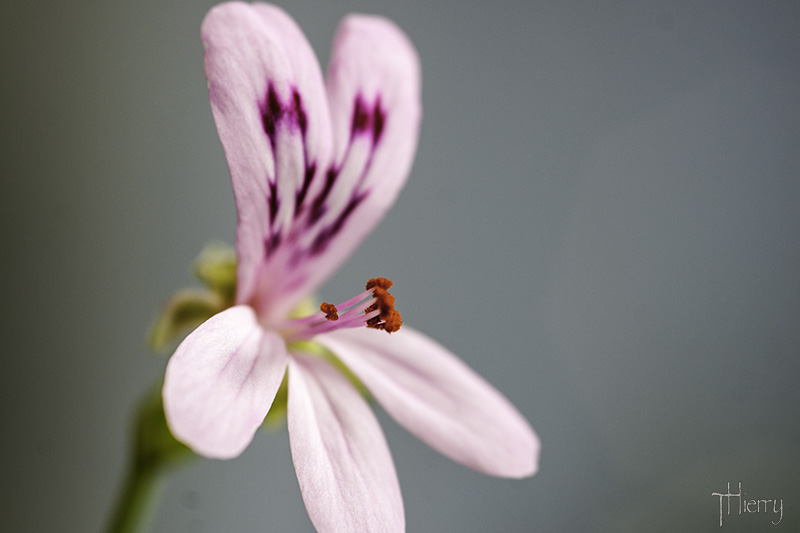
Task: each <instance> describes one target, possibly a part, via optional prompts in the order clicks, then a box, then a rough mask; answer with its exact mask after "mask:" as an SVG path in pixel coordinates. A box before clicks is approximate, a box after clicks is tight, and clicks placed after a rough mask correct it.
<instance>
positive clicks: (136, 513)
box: [108, 384, 194, 533]
mask: <svg viewBox="0 0 800 533" xmlns="http://www.w3.org/2000/svg"><path fill="white" fill-rule="evenodd" d="M133 430H134V431H133V446H132V450H131V451H132V453H133V457H132V458H131V461H130V463H129V467H128V471H127V473H126V477H125V485H124V486H123V488H122V492H121V493H120V495H119V500H118V501H117V506H116V508H115V511H114V515H113V517H112V519H111V523H110V525H109V527H108V533H138V532H142V531H146V529H147V526H148V525H149V523H150V518H151V515H152V512H153V510H154V508H155V503H156V500H157V496H158V494H159V493H160V490H161V487H162V485H163V477H164V472H165V470H166V469H167V468H168V467H170V466H172V465H174V464H177V463H179V462H181V461H183V460H185V459H188V458H190V457H194V454H193V453H192V452H191V451H190V450H189V448H187V447H186V446H184V445H183V444H181V443H180V442H178V441H177V440H175V437H173V436H172V433H171V432H170V430H169V427H168V426H167V420H166V418H165V417H164V405H163V404H162V403H161V385H160V384H159V386H157V387H154V388H153V390H152V391H151V392H150V394H148V395H147V396H146V397H145V398H144V399H143V401H142V402H141V404H140V405H139V409H138V412H137V415H136V421H135V425H134V428H133Z"/></svg>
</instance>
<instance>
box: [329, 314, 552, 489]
mask: <svg viewBox="0 0 800 533" xmlns="http://www.w3.org/2000/svg"><path fill="white" fill-rule="evenodd" d="M316 339H317V340H318V341H319V342H321V343H322V344H324V345H325V346H327V347H328V348H329V349H330V350H331V351H333V352H334V353H335V354H336V355H337V357H339V359H341V361H342V362H343V363H344V364H345V365H346V366H347V367H348V368H349V369H350V370H351V371H352V372H353V373H354V374H355V375H356V376H358V378H359V379H360V380H361V381H362V382H363V383H364V385H366V386H367V388H368V389H369V390H370V392H371V393H372V395H373V396H374V397H375V399H376V400H378V402H379V403H380V404H381V405H382V406H383V407H384V409H386V411H387V412H388V413H389V414H390V415H391V416H392V417H393V418H394V419H395V420H397V422H398V423H400V424H401V425H402V426H403V427H405V428H406V429H408V430H409V431H410V432H411V433H413V434H414V435H416V436H417V437H419V438H420V439H421V440H423V441H424V442H426V443H427V444H428V445H429V446H431V447H432V448H434V449H435V450H437V451H439V452H440V453H442V454H444V455H446V456H448V457H450V458H451V459H453V460H454V461H458V462H459V463H462V464H464V465H466V466H468V467H470V468H473V469H475V470H478V471H480V472H483V473H486V474H490V475H494V476H501V477H514V478H516V477H525V476H530V475H533V474H534V473H535V472H536V470H537V469H538V462H539V448H540V444H539V439H538V438H537V436H536V434H535V433H534V432H533V429H531V427H530V425H529V424H528V421H527V420H525V418H524V417H523V416H522V415H521V414H520V413H519V411H517V409H516V408H515V407H514V406H513V405H512V404H511V403H510V402H509V401H508V400H507V399H506V398H505V397H504V396H503V395H502V394H500V392H498V391H497V390H496V389H495V388H494V387H492V386H491V385H490V384H489V383H487V382H486V381H485V380H484V379H483V378H482V377H480V376H479V375H478V374H476V373H475V371H473V370H472V369H471V368H469V367H468V366H467V365H465V364H464V363H463V362H462V361H461V360H460V359H458V358H457V357H456V356H455V355H453V354H452V353H451V352H450V351H448V350H447V349H446V348H444V347H443V346H441V345H439V344H437V343H436V342H434V341H433V340H432V339H430V338H428V337H426V336H425V335H423V334H421V333H419V332H416V331H414V330H412V329H411V328H409V327H408V326H403V328H402V329H401V330H400V331H398V332H396V333H393V334H392V335H391V336H387V335H386V334H385V333H382V332H380V331H375V330H369V329H358V330H356V329H352V330H340V331H336V332H334V333H330V334H327V335H320V336H318V337H316Z"/></svg>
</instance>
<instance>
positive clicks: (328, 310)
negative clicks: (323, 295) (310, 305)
mask: <svg viewBox="0 0 800 533" xmlns="http://www.w3.org/2000/svg"><path fill="white" fill-rule="evenodd" d="M319 310H320V311H322V312H323V313H325V320H330V321H333V322H335V321H336V320H339V311H338V310H337V309H336V306H335V305H333V304H329V303H328V302H323V303H322V305H320V306H319Z"/></svg>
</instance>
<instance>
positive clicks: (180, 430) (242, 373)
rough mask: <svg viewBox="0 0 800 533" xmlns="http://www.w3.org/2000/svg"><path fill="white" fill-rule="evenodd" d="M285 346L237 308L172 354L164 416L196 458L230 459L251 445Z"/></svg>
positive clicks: (279, 371)
mask: <svg viewBox="0 0 800 533" xmlns="http://www.w3.org/2000/svg"><path fill="white" fill-rule="evenodd" d="M286 360H287V355H286V345H285V343H284V341H283V339H281V337H280V336H279V335H277V334H276V333H272V332H270V331H265V330H264V329H262V328H261V326H260V325H259V324H258V321H257V320H256V316H255V313H254V312H253V310H252V309H251V308H250V307H248V306H243V305H239V306H236V307H231V308H230V309H226V310H225V311H222V312H221V313H219V314H217V315H214V316H213V317H211V318H210V319H209V320H207V321H206V322H204V323H203V324H202V325H201V326H200V327H198V328H197V329H196V330H194V331H193V332H192V333H191V334H190V335H189V336H188V337H186V339H185V340H184V341H183V342H182V343H181V344H180V346H178V349H177V350H175V354H173V356H172V358H171V359H170V360H169V364H167V371H166V375H165V377H164V392H163V395H164V412H165V414H166V417H167V423H168V424H169V427H170V430H171V431H172V433H173V434H174V435H175V437H176V438H177V439H178V440H180V441H181V442H183V443H184V444H186V445H187V446H189V447H190V448H191V449H192V450H194V451H195V452H196V453H198V454H200V455H203V456H205V457H210V458H214V459H230V458H232V457H236V456H238V455H239V454H241V453H242V451H243V450H244V449H245V448H246V447H247V445H248V444H250V441H252V440H253V435H254V434H255V432H256V430H257V429H258V427H259V426H260V425H261V423H262V421H263V420H264V417H265V416H266V414H267V412H268V411H269V408H270V406H271V405H272V401H273V399H274V398H275V393H276V392H277V390H278V387H279V386H280V383H281V380H282V379H283V375H284V373H285V370H286Z"/></svg>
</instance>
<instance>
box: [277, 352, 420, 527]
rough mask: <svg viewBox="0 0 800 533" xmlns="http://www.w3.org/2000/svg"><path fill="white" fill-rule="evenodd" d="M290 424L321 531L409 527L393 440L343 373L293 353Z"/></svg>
mask: <svg viewBox="0 0 800 533" xmlns="http://www.w3.org/2000/svg"><path fill="white" fill-rule="evenodd" d="M288 425H289V441H290V443H291V448H292V460H293V461H294V467H295V470H296V471H297V480H298V482H299V484H300V491H301V492H302V494H303V500H304V501H305V504H306V509H307V510H308V515H309V516H310V517H311V521H312V522H313V524H314V527H315V528H316V529H317V531H319V532H320V533H327V532H336V533H340V532H369V531H381V532H393V531H404V530H405V517H404V515H403V500H402V497H401V495H400V485H399V483H398V481H397V474H396V472H395V469H394V463H393V462H392V457H391V454H390V452H389V447H388V446H387V444H386V440H385V439H384V436H383V432H382V431H381V428H380V426H379V425H378V421H377V419H376V418H375V415H374V414H373V413H372V410H371V409H370V408H369V406H368V405H367V403H366V402H365V401H364V399H363V398H362V397H361V395H360V394H359V393H358V392H356V390H355V389H354V388H353V387H352V385H350V383H349V382H348V381H347V379H346V378H345V377H344V376H342V375H341V374H340V373H339V372H338V371H337V370H335V369H334V368H333V367H332V366H330V365H329V364H328V363H326V362H324V361H321V360H319V359H312V358H309V357H303V356H298V357H293V358H292V360H291V361H290V362H289V413H288Z"/></svg>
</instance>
